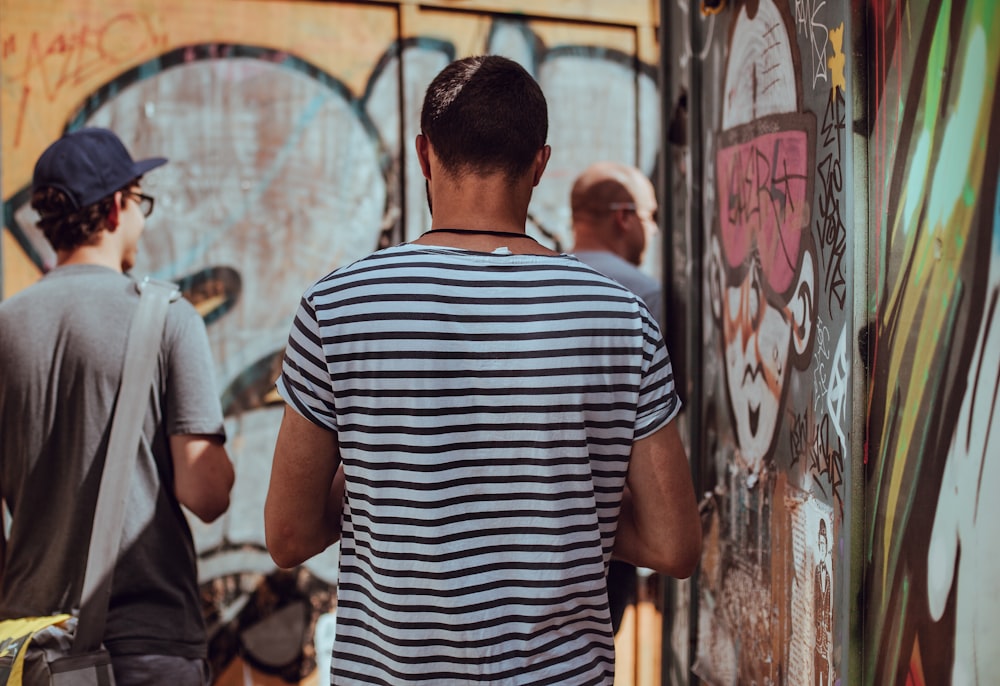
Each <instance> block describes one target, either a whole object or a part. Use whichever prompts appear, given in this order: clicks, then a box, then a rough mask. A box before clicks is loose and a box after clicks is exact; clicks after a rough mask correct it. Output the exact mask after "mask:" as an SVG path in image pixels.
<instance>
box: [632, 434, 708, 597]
mask: <svg viewBox="0 0 1000 686" xmlns="http://www.w3.org/2000/svg"><path fill="white" fill-rule="evenodd" d="M614 555H615V557H617V558H619V559H622V560H625V561H626V562H631V563H632V564H634V565H636V566H638V567H649V568H650V569H654V570H656V571H658V572H661V573H663V574H669V575H670V576H674V577H677V578H679V579H684V578H687V577H689V576H691V574H692V573H693V572H694V570H695V567H697V565H698V561H699V559H700V558H701V520H700V518H699V516H698V503H697V501H696V499H695V494H694V485H693V483H692V481H691V468H690V467H689V466H688V461H687V455H686V452H685V450H684V444H683V443H682V442H681V438H680V434H679V433H678V431H677V426H676V423H675V422H674V421H672V422H670V423H669V424H667V425H666V426H664V427H663V428H661V429H660V430H659V431H657V432H656V433H654V434H652V435H650V436H647V437H645V438H643V439H640V440H638V441H636V443H635V444H634V445H633V446H632V456H631V460H630V464H629V471H628V478H627V480H626V485H625V493H624V497H623V501H622V510H621V514H620V515H619V518H618V534H617V536H616V538H615V549H614Z"/></svg>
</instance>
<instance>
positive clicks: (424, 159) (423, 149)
mask: <svg viewBox="0 0 1000 686" xmlns="http://www.w3.org/2000/svg"><path fill="white" fill-rule="evenodd" d="M430 147H431V142H430V141H429V140H427V136H425V135H424V134H422V133H418V134H417V140H416V148H417V160H418V161H419V162H420V171H421V172H422V173H423V175H424V178H425V179H427V180H428V181H430V180H431V151H430Z"/></svg>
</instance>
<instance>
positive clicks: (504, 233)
mask: <svg viewBox="0 0 1000 686" xmlns="http://www.w3.org/2000/svg"><path fill="white" fill-rule="evenodd" d="M432 233H457V234H477V233H478V234H485V235H487V236H513V237H514V238H527V239H529V240H532V241H533V240H535V239H534V238H532V237H531V236H529V235H528V234H526V233H521V232H520V231H490V230H488V229H431V230H430V231H424V234H423V235H425V236H426V235H428V234H432Z"/></svg>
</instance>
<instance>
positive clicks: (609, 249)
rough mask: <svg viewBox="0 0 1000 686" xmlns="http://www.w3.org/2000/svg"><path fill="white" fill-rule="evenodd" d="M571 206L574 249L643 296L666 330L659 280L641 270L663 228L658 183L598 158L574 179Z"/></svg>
mask: <svg viewBox="0 0 1000 686" xmlns="http://www.w3.org/2000/svg"><path fill="white" fill-rule="evenodd" d="M570 206H571V207H572V210H573V235H574V240H575V245H574V247H573V250H572V251H571V252H572V253H573V254H574V255H576V257H577V259H579V260H580V261H582V262H585V263H586V264H589V265H590V266H591V267H593V268H594V269H596V270H597V271H599V272H601V273H602V274H604V275H605V276H610V277H611V278H612V279H614V280H615V281H617V282H618V283H620V284H621V285H623V286H625V287H626V288H627V289H629V290H630V291H632V292H633V293H635V294H636V295H638V296H639V297H640V298H642V299H643V302H645V303H646V307H648V308H649V311H650V312H651V313H652V314H653V316H654V317H655V318H656V322H657V323H658V324H659V325H660V330H661V331H663V330H664V327H663V324H664V308H663V297H662V288H661V286H660V282H659V281H657V280H656V279H654V278H653V277H651V276H649V275H648V274H646V273H645V272H643V271H641V270H640V269H639V265H640V264H642V258H643V254H644V253H645V251H646V246H647V244H648V243H649V242H650V240H651V239H652V238H653V236H655V235H656V233H657V232H658V231H659V225H658V221H657V211H658V209H659V208H658V206H657V203H656V193H655V191H654V190H653V184H652V183H650V182H649V179H647V178H646V176H645V175H644V174H643V173H642V172H641V171H639V170H638V169H636V168H635V167H632V166H629V165H627V164H622V163H620V162H596V163H594V164H592V165H590V166H589V167H587V169H585V170H584V172H583V173H582V174H580V176H578V177H577V179H576V181H575V182H574V183H573V190H572V192H571V193H570Z"/></svg>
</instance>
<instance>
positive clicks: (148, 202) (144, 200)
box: [126, 191, 154, 217]
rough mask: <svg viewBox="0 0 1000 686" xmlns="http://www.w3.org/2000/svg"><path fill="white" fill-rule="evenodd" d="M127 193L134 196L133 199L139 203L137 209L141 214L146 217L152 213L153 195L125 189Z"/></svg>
mask: <svg viewBox="0 0 1000 686" xmlns="http://www.w3.org/2000/svg"><path fill="white" fill-rule="evenodd" d="M126 192H127V193H128V194H129V195H131V196H132V197H133V198H135V201H136V202H137V203H139V209H140V210H141V211H142V216H144V217H148V216H149V215H151V214H153V204H154V201H153V196H151V195H146V194H145V193H138V192H136V191H126Z"/></svg>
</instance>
